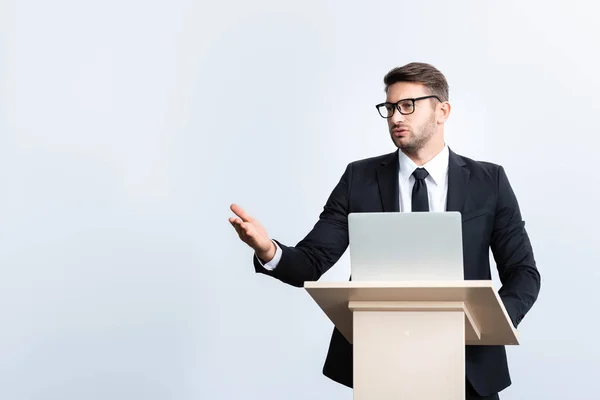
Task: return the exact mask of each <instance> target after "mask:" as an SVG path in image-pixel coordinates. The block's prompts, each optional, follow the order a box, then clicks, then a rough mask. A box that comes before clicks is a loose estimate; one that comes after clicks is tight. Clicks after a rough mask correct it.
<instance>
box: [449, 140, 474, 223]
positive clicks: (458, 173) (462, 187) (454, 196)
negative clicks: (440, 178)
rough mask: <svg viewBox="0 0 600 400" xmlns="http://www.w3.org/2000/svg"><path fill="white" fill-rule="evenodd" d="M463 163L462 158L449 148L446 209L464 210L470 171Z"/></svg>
mask: <svg viewBox="0 0 600 400" xmlns="http://www.w3.org/2000/svg"><path fill="white" fill-rule="evenodd" d="M465 165H466V163H465V162H464V160H463V159H462V158H461V157H460V156H459V155H457V154H456V153H454V152H453V151H452V150H450V158H449V160H448V199H447V202H446V210H447V211H459V212H463V211H464V208H465V202H466V199H467V187H468V183H469V175H470V171H469V170H468V169H467V168H466V167H465Z"/></svg>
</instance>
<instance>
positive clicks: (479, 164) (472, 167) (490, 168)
mask: <svg viewBox="0 0 600 400" xmlns="http://www.w3.org/2000/svg"><path fill="white" fill-rule="evenodd" d="M454 156H455V157H456V159H457V160H459V162H462V164H463V165H464V166H465V167H466V168H467V169H468V170H469V171H470V172H471V174H472V175H475V176H480V177H482V178H483V177H485V178H490V179H493V180H496V179H497V176H498V171H499V170H501V169H502V168H503V167H502V165H500V164H498V163H495V162H491V161H485V160H475V159H473V158H469V157H466V156H463V155H460V154H457V153H454Z"/></svg>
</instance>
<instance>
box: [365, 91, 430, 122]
mask: <svg viewBox="0 0 600 400" xmlns="http://www.w3.org/2000/svg"><path fill="white" fill-rule="evenodd" d="M431 98H434V99H438V101H439V102H440V103H441V102H442V100H440V98H439V97H437V96H423V97H417V98H416V99H402V100H398V101H397V102H396V103H389V102H385V103H381V104H377V105H376V106H375V108H377V111H379V115H381V117H382V118H392V115H394V110H396V109H398V111H399V112H400V114H402V115H408V114H412V113H414V112H415V102H416V101H419V100H425V99H431Z"/></svg>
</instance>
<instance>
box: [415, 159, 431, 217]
mask: <svg viewBox="0 0 600 400" xmlns="http://www.w3.org/2000/svg"><path fill="white" fill-rule="evenodd" d="M427 175H429V172H427V170H426V169H425V168H417V169H415V172H413V176H414V177H415V186H413V191H412V210H413V211H429V197H428V196H427V184H426V183H425V178H427Z"/></svg>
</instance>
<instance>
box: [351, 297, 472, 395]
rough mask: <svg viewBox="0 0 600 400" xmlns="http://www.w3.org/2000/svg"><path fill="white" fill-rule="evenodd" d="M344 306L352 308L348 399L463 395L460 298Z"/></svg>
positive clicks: (463, 362) (354, 302)
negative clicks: (351, 393)
mask: <svg viewBox="0 0 600 400" xmlns="http://www.w3.org/2000/svg"><path fill="white" fill-rule="evenodd" d="M348 305H349V308H350V309H351V310H352V312H353V330H354V335H353V336H354V340H353V354H354V363H353V365H354V377H353V381H354V384H353V386H354V400H392V399H393V400H398V399H402V400H464V399H465V318H466V317H465V310H464V309H463V304H462V303H456V302H454V303H452V302H446V303H428V302H422V303H420V304H416V303H410V304H406V303H401V302H369V301H350V302H349V304H348ZM467 325H468V324H467Z"/></svg>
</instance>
